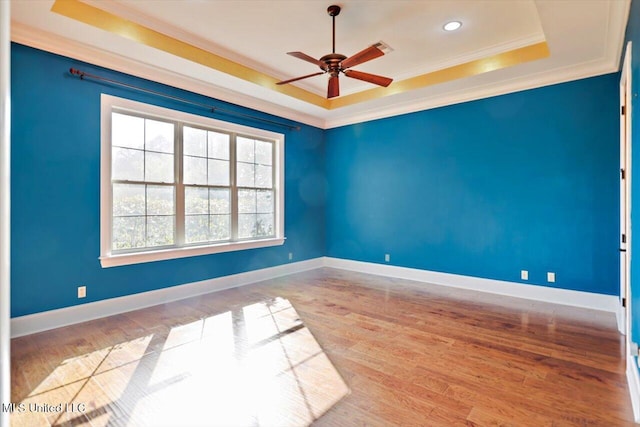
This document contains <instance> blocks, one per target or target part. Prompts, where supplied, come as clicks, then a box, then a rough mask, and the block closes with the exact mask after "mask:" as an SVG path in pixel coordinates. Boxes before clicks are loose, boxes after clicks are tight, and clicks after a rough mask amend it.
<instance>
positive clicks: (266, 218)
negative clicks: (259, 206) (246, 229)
mask: <svg viewBox="0 0 640 427" xmlns="http://www.w3.org/2000/svg"><path fill="white" fill-rule="evenodd" d="M273 233H274V230H273V214H258V215H257V219H256V233H255V236H256V237H267V236H273Z"/></svg>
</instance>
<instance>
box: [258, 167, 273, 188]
mask: <svg viewBox="0 0 640 427" xmlns="http://www.w3.org/2000/svg"><path fill="white" fill-rule="evenodd" d="M272 175H273V169H272V168H271V166H261V165H256V187H260V188H271V187H272Z"/></svg>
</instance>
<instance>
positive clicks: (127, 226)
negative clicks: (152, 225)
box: [113, 216, 145, 250]
mask: <svg viewBox="0 0 640 427" xmlns="http://www.w3.org/2000/svg"><path fill="white" fill-rule="evenodd" d="M144 234H145V227H144V217H143V216H130V217H114V218H113V250H119V249H131V248H143V247H144Z"/></svg>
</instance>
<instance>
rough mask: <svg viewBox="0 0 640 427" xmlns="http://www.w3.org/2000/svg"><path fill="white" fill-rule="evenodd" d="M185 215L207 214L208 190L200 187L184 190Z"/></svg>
mask: <svg viewBox="0 0 640 427" xmlns="http://www.w3.org/2000/svg"><path fill="white" fill-rule="evenodd" d="M184 210H185V214H187V215H193V214H208V213H209V190H208V189H207V188H202V187H186V188H185V189H184Z"/></svg>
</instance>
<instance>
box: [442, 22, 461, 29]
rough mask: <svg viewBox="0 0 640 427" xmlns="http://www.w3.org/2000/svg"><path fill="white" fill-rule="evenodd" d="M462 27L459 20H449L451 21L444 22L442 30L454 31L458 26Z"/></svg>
mask: <svg viewBox="0 0 640 427" xmlns="http://www.w3.org/2000/svg"><path fill="white" fill-rule="evenodd" d="M460 27H462V22H460V21H451V22H447V23H446V24H444V27H442V28H444V30H445V31H455V30H457V29H458V28H460Z"/></svg>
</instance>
